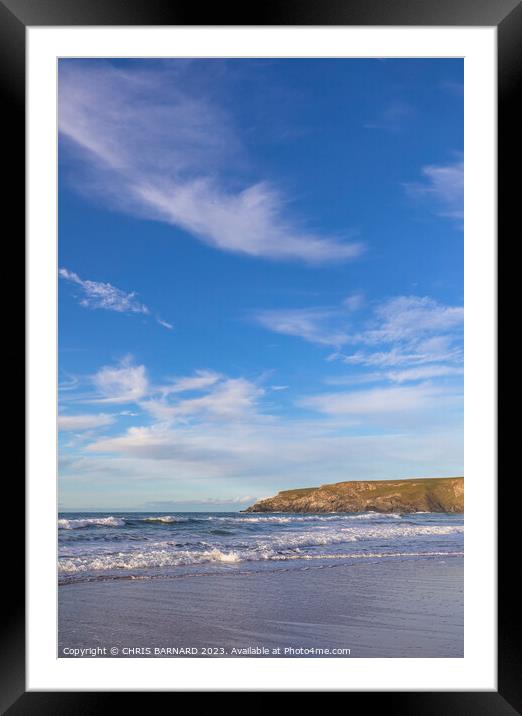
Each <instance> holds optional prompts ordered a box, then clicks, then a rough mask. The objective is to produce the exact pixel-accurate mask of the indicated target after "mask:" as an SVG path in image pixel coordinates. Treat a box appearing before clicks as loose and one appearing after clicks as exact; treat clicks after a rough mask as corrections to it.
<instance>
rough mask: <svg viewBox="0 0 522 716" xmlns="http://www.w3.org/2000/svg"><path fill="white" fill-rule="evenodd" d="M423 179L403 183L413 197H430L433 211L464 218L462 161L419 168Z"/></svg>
mask: <svg viewBox="0 0 522 716" xmlns="http://www.w3.org/2000/svg"><path fill="white" fill-rule="evenodd" d="M421 172H422V174H423V177H424V181H422V182H411V183H406V184H404V187H405V189H406V191H407V192H408V193H409V194H410V196H413V197H415V198H425V199H430V200H432V201H433V202H434V204H435V207H436V208H435V213H437V214H438V215H439V216H445V217H447V218H450V219H459V220H461V219H463V218H464V162H463V161H460V160H459V161H457V162H454V163H452V164H446V165H436V164H432V165H429V166H425V167H423V168H422V170H421Z"/></svg>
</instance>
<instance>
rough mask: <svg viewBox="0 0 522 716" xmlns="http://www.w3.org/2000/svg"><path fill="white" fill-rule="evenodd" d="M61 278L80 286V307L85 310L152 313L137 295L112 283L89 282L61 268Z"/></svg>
mask: <svg viewBox="0 0 522 716" xmlns="http://www.w3.org/2000/svg"><path fill="white" fill-rule="evenodd" d="M58 274H59V276H60V278H63V279H65V280H66V281H70V282H71V283H74V284H75V285H76V286H79V287H80V289H81V292H82V298H81V299H80V305H81V306H83V307H84V308H104V309H105V310H107V311H116V312H118V313H143V314H145V315H148V314H149V313H150V311H149V309H148V308H147V306H145V305H144V304H143V303H140V302H139V301H137V300H136V293H135V292H134V291H132V292H131V293H126V292H125V291H122V290H121V289H120V288H116V286H112V285H111V284H110V283H102V282H100V281H89V280H84V279H81V278H80V277H79V276H78V274H76V273H74V272H73V271H69V270H68V269H66V268H61V269H60V270H59V271H58Z"/></svg>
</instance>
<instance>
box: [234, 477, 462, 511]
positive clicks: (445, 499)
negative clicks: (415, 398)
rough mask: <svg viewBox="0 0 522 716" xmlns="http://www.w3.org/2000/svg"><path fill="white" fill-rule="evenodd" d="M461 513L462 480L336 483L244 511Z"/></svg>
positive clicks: (289, 493) (288, 493) (283, 494)
mask: <svg viewBox="0 0 522 716" xmlns="http://www.w3.org/2000/svg"><path fill="white" fill-rule="evenodd" d="M368 510H373V511H375V512H464V478H463V477H424V478H413V479H410V480H375V481H371V480H367V481H352V482H336V483H334V484H331V485H321V486H320V487H306V488H302V489H299V490H284V491H283V492H279V493H278V494H277V495H276V496H275V497H268V498H266V499H264V500H258V501H257V502H256V503H255V504H254V505H252V506H251V507H248V508H247V509H246V510H245V512H366V511H368Z"/></svg>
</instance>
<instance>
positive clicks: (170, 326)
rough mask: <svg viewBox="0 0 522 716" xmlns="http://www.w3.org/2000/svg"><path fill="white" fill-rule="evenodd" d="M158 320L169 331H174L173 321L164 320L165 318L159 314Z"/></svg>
mask: <svg viewBox="0 0 522 716" xmlns="http://www.w3.org/2000/svg"><path fill="white" fill-rule="evenodd" d="M156 321H157V322H158V323H159V324H160V326H163V328H166V329H167V330H169V331H172V330H173V328H174V326H173V325H172V323H169V322H168V321H164V320H163V318H160V317H159V316H156Z"/></svg>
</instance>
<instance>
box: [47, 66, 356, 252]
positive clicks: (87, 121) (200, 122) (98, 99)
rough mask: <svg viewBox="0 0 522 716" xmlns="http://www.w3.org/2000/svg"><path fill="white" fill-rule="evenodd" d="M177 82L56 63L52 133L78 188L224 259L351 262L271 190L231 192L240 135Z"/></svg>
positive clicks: (337, 242)
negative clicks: (69, 149) (68, 147)
mask: <svg viewBox="0 0 522 716" xmlns="http://www.w3.org/2000/svg"><path fill="white" fill-rule="evenodd" d="M185 67H186V66H185ZM181 74H182V73H181V72H179V71H178V72H172V71H168V70H164V71H155V72H153V71H143V72H141V73H140V72H132V73H130V72H126V71H125V70H123V69H121V68H118V69H116V68H114V67H111V66H110V65H108V64H100V63H98V64H97V65H96V66H94V67H90V68H88V67H85V65H80V64H79V63H75V62H65V63H62V64H61V67H60V81H59V100H60V106H59V128H60V132H61V133H62V136H64V137H66V138H67V139H68V140H69V141H70V142H72V143H73V145H74V146H75V147H76V148H77V149H80V150H81V151H80V157H81V159H82V160H83V162H84V163H85V166H86V167H87V168H88V175H87V176H86V177H84V182H83V186H84V187H87V188H88V190H89V191H97V192H98V194H100V195H103V196H104V198H105V200H109V201H110V202H111V203H112V204H113V205H115V206H116V207H117V208H119V209H120V210H124V211H127V212H131V213H133V214H138V215H140V216H143V217H145V218H149V219H153V220H160V221H165V222H167V223H170V224H173V225H175V226H178V227H180V228H182V229H184V230H186V231H188V232H189V233H191V234H193V235H194V236H196V237H197V238H199V239H200V240H202V241H204V242H205V243H207V244H209V245H211V246H214V247H215V248H218V249H221V250H224V251H233V252H237V253H242V254H247V255H249V256H257V257H266V258H272V259H298V260H301V261H305V262H310V263H321V262H326V261H339V260H343V259H350V258H353V257H355V256H358V255H359V254H360V253H361V251H362V249H363V247H362V245H361V244H360V243H353V242H347V241H346V240H345V239H346V237H342V238H339V237H329V236H324V235H323V234H321V233H318V232H315V231H310V230H308V229H306V228H305V227H303V226H302V225H300V222H299V221H297V220H296V219H295V218H292V217H291V216H290V214H289V212H288V207H287V204H288V200H287V198H286V197H284V196H283V195H282V193H281V191H280V190H278V189H277V187H275V186H274V185H273V184H270V183H268V182H266V181H258V182H254V183H252V184H250V185H246V186H245V185H244V186H243V187H242V188H240V189H237V188H234V189H232V188H230V187H231V182H230V181H228V180H227V182H225V181H224V180H223V179H220V178H219V177H220V176H222V175H223V176H224V175H225V174H226V175H228V176H230V174H231V173H232V172H233V170H234V165H235V164H236V155H237V154H238V153H240V151H241V150H240V148H239V141H238V139H237V133H236V132H235V131H234V129H233V127H232V123H231V121H230V119H229V117H228V116H227V114H226V113H225V112H223V111H222V110H221V109H220V108H218V107H216V106H215V105H214V104H212V103H211V102H210V101H208V100H205V99H203V98H202V97H201V96H198V97H196V94H195V93H190V92H189V90H188V88H189V87H190V76H186V77H185V78H184V80H183V82H181V81H180V76H181ZM93 107H95V108H96V111H93ZM89 172H90V173H89ZM237 184H238V182H237V180H234V182H233V185H234V187H237Z"/></svg>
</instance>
